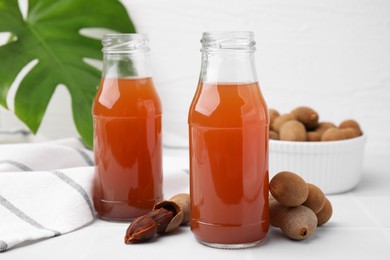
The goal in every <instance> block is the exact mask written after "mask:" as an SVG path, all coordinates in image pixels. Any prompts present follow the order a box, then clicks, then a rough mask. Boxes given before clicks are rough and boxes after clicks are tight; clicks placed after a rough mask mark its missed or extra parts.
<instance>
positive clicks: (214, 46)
mask: <svg viewBox="0 0 390 260" xmlns="http://www.w3.org/2000/svg"><path fill="white" fill-rule="evenodd" d="M201 43H202V49H201V52H202V68H201V74H200V82H205V83H253V82H257V75H256V67H255V59H254V52H255V50H256V42H255V40H254V35H253V32H239V31H236V32H204V33H203V35H202V40H201Z"/></svg>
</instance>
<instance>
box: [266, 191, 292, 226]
mask: <svg viewBox="0 0 390 260" xmlns="http://www.w3.org/2000/svg"><path fill="white" fill-rule="evenodd" d="M268 203H269V219H270V224H271V225H272V226H274V227H280V226H281V225H282V223H281V222H282V219H283V218H282V217H281V216H283V215H285V214H286V212H287V210H288V208H289V207H287V206H283V205H282V204H280V203H279V202H278V201H277V200H276V199H274V198H273V197H272V196H271V197H270V198H269V202H268Z"/></svg>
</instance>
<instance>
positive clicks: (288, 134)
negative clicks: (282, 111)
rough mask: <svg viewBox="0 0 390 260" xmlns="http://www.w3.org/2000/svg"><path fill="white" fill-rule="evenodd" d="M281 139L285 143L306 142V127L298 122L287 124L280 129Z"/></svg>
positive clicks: (291, 121)
mask: <svg viewBox="0 0 390 260" xmlns="http://www.w3.org/2000/svg"><path fill="white" fill-rule="evenodd" d="M279 138H280V140H283V141H306V140H307V137H306V129H305V126H304V125H303V124H302V123H301V122H299V121H297V120H290V121H288V122H285V123H284V124H283V125H282V126H281V127H280V131H279Z"/></svg>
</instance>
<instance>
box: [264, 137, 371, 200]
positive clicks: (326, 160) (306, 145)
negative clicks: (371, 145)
mask: <svg viewBox="0 0 390 260" xmlns="http://www.w3.org/2000/svg"><path fill="white" fill-rule="evenodd" d="M365 143H366V136H364V135H362V136H359V137H356V138H352V139H347V140H341V141H329V142H291V141H277V140H270V142H269V174H270V179H271V178H272V177H273V176H275V174H277V173H278V172H280V171H291V172H294V173H296V174H298V175H300V176H301V177H302V178H303V179H304V180H305V181H306V182H310V183H313V184H315V185H317V186H318V187H320V188H321V190H322V191H323V192H324V193H325V194H334V193H341V192H345V191H348V190H350V189H352V188H354V187H355V186H356V185H357V184H358V183H359V181H360V179H361V176H362V167H363V158H364V146H365Z"/></svg>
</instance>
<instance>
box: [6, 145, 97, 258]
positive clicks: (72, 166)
mask: <svg viewBox="0 0 390 260" xmlns="http://www.w3.org/2000/svg"><path fill="white" fill-rule="evenodd" d="M92 158H93V152H92V151H90V150H88V149H86V148H85V147H84V146H83V144H82V143H81V141H79V140H78V139H76V138H69V139H63V140H59V141H50V142H42V143H21V144H2V145H0V252H3V251H5V250H7V249H9V248H11V247H14V246H16V245H19V244H22V243H25V242H28V241H34V240H38V239H41V238H47V237H53V236H58V235H61V234H65V233H68V232H70V231H73V230H76V229H78V228H80V227H82V226H84V225H87V224H89V223H91V222H92V221H93V219H94V216H95V212H94V209H93V205H92V199H91V188H92V179H93V174H94V167H93V159H92Z"/></svg>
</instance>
